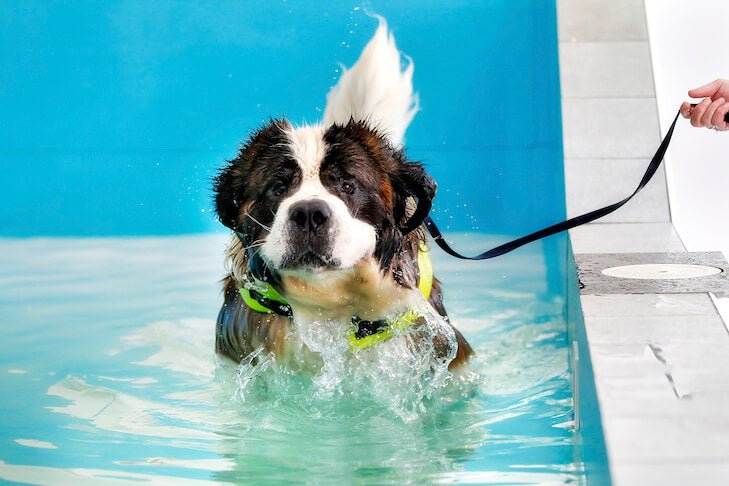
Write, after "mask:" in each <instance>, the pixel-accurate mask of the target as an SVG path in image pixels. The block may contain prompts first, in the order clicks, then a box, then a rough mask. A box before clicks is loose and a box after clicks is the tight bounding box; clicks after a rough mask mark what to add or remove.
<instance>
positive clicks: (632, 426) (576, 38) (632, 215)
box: [557, 0, 729, 485]
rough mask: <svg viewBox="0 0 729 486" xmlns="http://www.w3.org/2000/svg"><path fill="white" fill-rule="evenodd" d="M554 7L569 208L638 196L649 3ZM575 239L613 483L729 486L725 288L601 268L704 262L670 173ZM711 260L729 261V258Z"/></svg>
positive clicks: (645, 137) (646, 138) (644, 145)
mask: <svg viewBox="0 0 729 486" xmlns="http://www.w3.org/2000/svg"><path fill="white" fill-rule="evenodd" d="M557 3H558V23H559V41H560V42H559V49H560V76H561V82H562V98H563V99H562V107H563V131H564V151H565V181H566V195H567V208H568V213H569V215H570V216H572V215H576V214H579V213H581V212H584V211H586V210H589V209H594V208H596V207H599V206H601V205H605V204H607V203H611V202H614V201H616V200H619V199H621V198H622V197H624V196H625V195H626V194H627V193H629V192H630V191H632V190H633V189H634V187H635V185H636V184H637V182H638V180H639V179H640V177H641V175H642V172H643V171H644V170H645V167H646V165H647V163H648V160H649V158H650V156H652V154H653V152H654V151H655V149H656V148H657V146H658V143H659V142H660V128H659V123H658V113H657V108H656V100H655V91H654V88H653V74H652V68H651V59H650V45H649V42H648V35H647V29H646V20H645V10H644V5H643V1H642V0H619V1H616V0H613V1H607V0H603V1H600V0H559V1H558V2H557ZM664 128H665V127H664ZM570 238H571V241H572V249H573V252H574V254H575V260H576V262H577V267H578V275H579V276H580V278H581V279H583V278H584V279H586V278H589V279H591V280H590V285H584V288H582V290H581V296H580V302H581V306H582V310H583V315H584V322H585V331H586V337H587V347H588V349H589V353H590V358H591V361H592V369H593V375H594V382H595V389H596V395H597V400H598V404H599V407H600V412H601V420H602V428H603V432H604V436H605V446H606V449H607V455H608V459H609V466H610V474H611V479H612V482H613V484H615V485H636V484H640V485H650V484H661V485H669V484H692V485H699V484H707V485H708V484H726V483H729V414H727V413H726V411H727V409H729V332H728V330H727V327H726V324H725V323H724V322H723V321H722V319H721V317H720V316H719V313H718V312H717V309H716V307H715V306H714V303H713V301H712V296H711V293H712V292H718V291H722V290H725V288H724V287H725V285H726V283H725V282H724V283H722V282H721V281H719V280H717V279H716V276H714V277H711V276H710V277H698V278H695V279H691V281H692V284H691V285H686V286H680V285H678V286H666V285H660V282H659V281H656V280H651V281H645V280H643V281H637V280H632V279H620V280H621V281H622V283H620V284H619V285H616V284H615V280H618V279H616V278H615V277H608V276H603V275H601V274H600V272H599V269H598V267H599V266H600V265H601V264H603V265H606V264H607V262H608V260H611V259H612V260H615V259H616V257H615V255H619V258H617V260H620V261H623V262H628V263H663V262H672V263H675V262H683V260H684V259H685V262H686V263H691V262H695V261H696V258H699V259H701V258H703V257H702V256H701V255H698V256H697V255H696V254H694V253H692V254H689V253H687V252H686V249H685V247H684V245H683V243H682V241H681V239H680V237H679V235H678V234H677V232H676V230H675V228H674V227H673V225H672V224H671V218H670V206H669V201H668V196H667V191H666V183H665V173H664V171H663V168H661V170H660V172H659V173H658V174H657V175H656V177H655V178H654V180H653V181H651V183H650V184H649V186H648V187H646V189H645V190H644V191H643V193H642V194H640V195H639V196H637V197H636V198H635V199H634V200H633V201H631V202H630V203H629V204H628V205H627V206H626V207H624V208H622V209H621V210H619V211H618V212H616V213H614V214H613V215H610V216H609V217H607V218H605V219H604V220H602V221H601V222H600V223H593V224H590V225H588V226H585V227H581V228H577V229H575V230H572V231H571V232H570ZM705 258H707V259H709V260H710V261H711V262H712V264H713V265H714V266H718V267H721V268H724V269H726V267H727V263H726V261H725V260H724V259H723V258H721V255H718V256H717V254H705ZM623 264H626V263H623ZM596 269H597V271H596ZM588 274H589V275H588ZM712 278H713V279H714V280H707V279H712ZM723 278H725V275H724V276H723ZM702 281H703V285H702ZM717 282H718V283H717ZM631 286H632V287H634V288H631ZM638 286H640V288H638ZM620 289H623V290H620Z"/></svg>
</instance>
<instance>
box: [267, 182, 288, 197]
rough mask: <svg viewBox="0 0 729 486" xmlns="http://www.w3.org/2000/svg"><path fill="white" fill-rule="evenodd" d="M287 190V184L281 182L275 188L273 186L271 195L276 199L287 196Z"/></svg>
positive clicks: (276, 183)
mask: <svg viewBox="0 0 729 486" xmlns="http://www.w3.org/2000/svg"><path fill="white" fill-rule="evenodd" d="M286 189H287V187H286V184H284V183H283V182H281V181H277V182H275V183H274V184H273V186H271V194H273V195H274V196H276V197H281V196H283V195H284V194H286Z"/></svg>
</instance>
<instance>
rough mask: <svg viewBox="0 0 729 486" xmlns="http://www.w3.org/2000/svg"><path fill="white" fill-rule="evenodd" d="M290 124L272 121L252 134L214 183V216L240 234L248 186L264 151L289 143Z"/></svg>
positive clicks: (283, 121)
mask: <svg viewBox="0 0 729 486" xmlns="http://www.w3.org/2000/svg"><path fill="white" fill-rule="evenodd" d="M290 128H291V124H290V123H289V122H288V121H287V120H286V119H278V120H276V119H271V120H270V121H269V122H268V124H266V125H264V126H263V127H262V128H260V129H258V130H256V131H255V132H253V134H252V135H251V136H250V138H249V139H248V141H247V142H246V143H245V144H244V145H243V147H242V148H241V149H240V151H239V152H238V157H236V158H235V159H233V160H231V161H230V162H228V165H227V166H226V167H223V168H222V169H221V170H220V172H219V173H218V175H217V176H216V177H215V179H213V192H214V193H215V212H217V213H218V219H220V222H221V223H223V224H224V225H225V226H227V227H228V228H230V229H232V230H234V231H235V230H237V228H238V225H239V224H240V221H239V218H240V214H241V208H242V207H243V204H244V203H245V199H246V184H248V179H249V176H250V172H251V170H253V167H254V166H255V164H256V160H257V159H258V158H259V157H260V156H261V151H262V150H263V149H264V148H265V147H274V146H280V145H282V144H285V143H286V142H287V139H286V135H285V133H284V132H285V130H287V129H290Z"/></svg>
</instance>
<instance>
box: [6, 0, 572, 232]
mask: <svg viewBox="0 0 729 486" xmlns="http://www.w3.org/2000/svg"><path fill="white" fill-rule="evenodd" d="M365 10H369V11H373V12H377V13H379V14H381V15H383V16H384V17H386V18H387V20H388V21H389V23H390V26H391V27H392V29H393V30H394V32H395V35H396V39H397V42H398V46H399V48H400V50H401V51H402V52H404V53H406V54H407V55H409V56H410V57H411V58H412V59H413V60H414V62H415V66H416V67H415V76H414V83H415V87H416V90H417V91H418V92H419V94H420V99H421V105H422V110H421V111H420V113H418V115H417V116H416V118H415V120H414V121H413V123H412V125H411V127H410V130H409V131H408V134H407V140H406V146H407V150H408V153H409V155H410V157H411V158H412V159H416V160H421V161H423V162H425V163H426V164H427V166H428V168H429V170H430V171H431V172H432V174H433V175H434V176H435V178H436V179H437V180H438V182H439V185H440V190H439V193H438V197H437V201H436V207H435V213H434V216H435V219H436V220H437V221H439V222H440V223H441V226H443V227H444V229H446V230H450V231H479V232H490V233H521V232H525V231H529V230H532V229H536V228H538V227H540V226H542V225H545V224H549V223H553V222H556V221H558V220H560V218H562V217H563V216H564V212H565V208H564V183H563V170H562V146H561V143H562V142H561V140H562V137H561V118H560V97H559V73H558V58H557V29H556V13H555V3H554V1H551V0H550V1H545V0H533V1H528V0H520V1H516V2H515V1H511V0H501V1H484V2H467V1H453V2H441V1H435V0H427V1H417V2H416V1H387V2H384V1H372V2H368V3H367V4H366V8H365V7H364V6H363V5H362V4H360V3H355V2H327V1H323V0H315V1H307V2H287V1H274V2H265V3H261V2H240V1H221V2H171V1H151V2H136V1H108V2H48V1H25V2H0V19H2V29H0V106H2V110H0V128H1V129H0V165H1V168H2V173H3V177H0V206H1V207H2V208H3V210H2V211H0V236H39V235H40V236H113V235H175V234H184V233H204V232H211V231H225V229H224V228H223V227H222V225H220V224H219V223H218V222H217V221H216V220H215V217H214V214H213V213H212V211H211V209H212V204H211V193H210V179H211V177H212V176H213V175H214V174H215V171H216V168H217V167H219V166H220V165H221V164H222V163H223V162H224V161H225V160H226V159H228V158H231V157H233V155H234V154H235V153H236V150H237V148H238V146H239V143H240V142H241V141H242V140H243V139H245V137H246V135H247V134H248V133H249V132H250V131H251V130H252V129H254V128H255V127H257V126H258V125H260V124H261V123H262V122H264V121H265V120H267V119H268V117H270V116H281V115H286V116H287V117H288V118H289V119H291V120H293V121H294V122H297V123H301V122H304V121H309V122H314V121H317V120H318V119H319V118H320V116H321V113H322V110H323V109H324V105H325V98H324V95H325V93H326V92H327V90H328V89H329V88H330V87H331V86H332V85H333V84H334V83H335V81H336V79H337V77H338V75H339V72H340V70H339V64H338V63H343V64H344V65H351V64H352V63H353V62H354V61H355V60H356V58H357V56H358V55H359V52H360V51H361V49H362V47H363V46H364V45H365V44H366V42H367V40H368V39H369V37H370V36H371V35H372V33H373V32H374V30H375V27H376V20H374V19H373V18H372V17H370V16H368V15H367V13H366V12H365Z"/></svg>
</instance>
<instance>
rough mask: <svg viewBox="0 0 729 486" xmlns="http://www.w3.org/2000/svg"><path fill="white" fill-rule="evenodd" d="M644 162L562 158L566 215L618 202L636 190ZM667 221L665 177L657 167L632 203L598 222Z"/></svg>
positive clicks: (641, 160)
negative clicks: (563, 159) (651, 177)
mask: <svg viewBox="0 0 729 486" xmlns="http://www.w3.org/2000/svg"><path fill="white" fill-rule="evenodd" d="M648 163H649V160H648V159H576V158H571V159H570V158H567V159H565V161H564V165H565V191H566V198H567V214H568V216H570V217H572V216H577V215H578V214H583V213H586V212H588V211H591V210H593V209H596V208H599V207H603V206H607V205H609V204H613V203H615V202H617V201H620V200H622V199H623V198H624V197H626V196H627V195H628V194H630V193H631V192H632V191H633V190H634V189H635V187H637V185H638V183H639V182H640V180H641V178H642V177H643V174H644V173H645V169H646V167H648ZM670 219H671V215H670V212H669V210H668V193H667V191H666V176H665V172H664V170H663V168H662V167H661V168H659V169H658V172H656V175H655V176H654V177H653V180H651V182H650V184H648V185H647V186H646V187H645V188H644V189H643V190H642V191H641V192H640V193H638V195H636V196H635V198H634V199H633V200H631V201H630V202H629V203H628V204H626V205H625V206H623V207H622V208H620V209H618V210H617V211H615V212H614V213H612V214H609V215H607V216H605V217H604V218H601V219H600V222H601V223H616V222H620V223H649V222H655V221H666V222H668V221H670Z"/></svg>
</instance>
